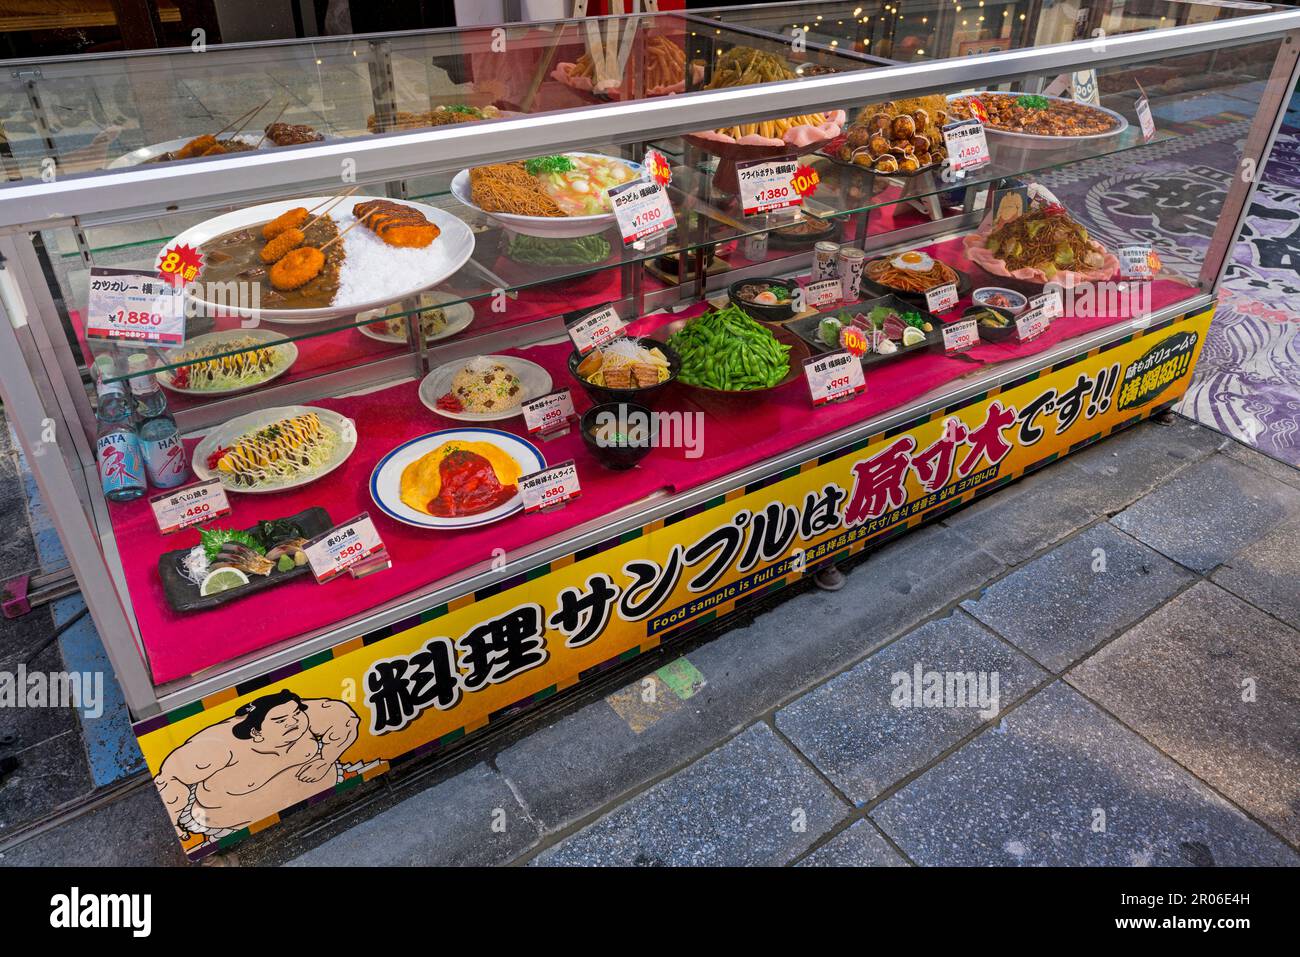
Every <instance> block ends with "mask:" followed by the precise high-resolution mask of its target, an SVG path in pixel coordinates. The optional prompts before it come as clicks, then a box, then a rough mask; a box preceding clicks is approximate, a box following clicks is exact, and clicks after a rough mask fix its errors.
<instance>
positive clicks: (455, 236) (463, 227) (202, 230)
mask: <svg viewBox="0 0 1300 957" xmlns="http://www.w3.org/2000/svg"><path fill="white" fill-rule="evenodd" d="M332 198H333V197H329V196H303V197H300V198H298V199H285V200H280V201H278V202H274V203H261V204H260V205H257V206H248V207H245V208H244V209H237V210H235V211H234V212H231V213H223V214H222V215H220V216H214V217H212V218H211V219H208V220H204V221H203V222H201V223H199V224H198V225H197V226H191V227H190V228H189V229H187V230H185V232H183V233H181V234H180V235H179V236H176V237H175V238H173V239H172V240H171V241H170V242H167V243H165V244H164V245H163V248H162V249H160V250H159V251H158V259H157V261H156V262H155V264H154V268H158V264H159V263H161V262H162V256H163V252H164V250H166V249H167V248H168V247H170V246H173V245H175V244H177V243H187V244H188V245H190V246H194V247H198V246H200V245H202V244H203V243H206V242H207V241H208V240H210V239H215V238H216V237H218V236H221V235H223V234H225V233H228V232H231V231H233V230H236V229H242V228H243V227H245V226H253V225H256V224H257V223H265V222H267V221H269V220H272V219H275V217H277V216H279V215H280V214H281V213H287V212H288V211H289V210H291V209H294V208H295V207H298V206H305V207H306V208H307V209H312V208H314V207H316V206H321V205H323V204H325V203H326V202H328V201H330V200H331V199H332ZM376 199H381V200H387V199H388V197H386V196H349V197H348V198H347V199H345V200H343V201H342V202H341V203H339V204H338V206H336V207H335V208H334V210H333V211H332V212H331V214H330V215H331V216H332V217H333V219H334V221H335V222H336V223H337V224H338V227H339V231H340V232H342V231H343V230H345V229H347V228H348V226H350V225H351V224H352V222H353V218H352V207H353V206H355V205H356V204H357V203H364V202H367V201H369V200H376ZM398 202H400V203H402V205H404V206H410V207H411V208H412V209H417V210H419V211H420V212H421V213H423V214H424V215H425V217H426V218H427V219H428V220H429V222H431V223H433V224H434V225H435V226H437V227H438V229H439V230H440V233H439V235H438V238H437V239H435V240H434V241H433V243H432V245H430V246H428V247H427V248H425V249H398V248H397V247H395V246H387V245H385V244H384V241H383V240H382V239H380V238H379V237H378V236H376V235H375V234H374V233H372V232H371V231H370V230H369V229H368V228H367V227H365V226H358V227H357V228H356V229H354V230H352V232H350V233H348V235H347V237H346V238H345V239H344V240H343V245H344V247H350V246H351V245H352V244H353V243H379V244H380V245H382V246H384V251H385V252H387V253H389V254H391V255H392V256H393V257H394V259H396V260H401V259H406V260H410V261H414V262H416V263H418V266H417V267H416V268H415V269H413V270H411V271H410V273H409V278H408V279H407V281H406V283H405V284H404V285H401V286H397V287H395V288H393V289H390V290H386V291H385V292H384V294H383V295H382V296H380V297H378V298H375V299H368V300H365V301H363V302H351V303H339V302H338V301H337V296H336V297H335V302H333V303H331V304H330V305H328V306H320V307H317V308H312V309H271V308H265V307H264V308H262V309H260V310H258V311H257V316H256V317H255V318H261V319H265V320H267V321H268V322H280V323H285V324H287V325H293V324H294V323H307V322H320V321H321V320H322V319H332V318H334V317H336V316H348V315H352V314H354V313H358V312H364V311H366V310H368V309H378V308H380V307H382V306H387V305H388V304H389V303H393V302H397V301H399V300H401V299H405V298H406V297H407V296H414V295H415V294H416V293H418V292H423V291H424V290H425V289H428V288H429V287H430V286H436V285H437V284H438V283H440V282H442V281H443V280H444V279H446V278H447V277H448V276H451V275H453V274H455V272H456V271H457V270H458V269H460V267H461V266H463V265H465V263H466V262H467V261H468V260H469V257H470V256H471V255H473V253H474V233H473V231H472V230H471V229H470V228H469V226H468V225H467V224H466V223H465V222H464V220H462V219H460V218H459V217H457V216H455V215H454V214H452V213H449V212H447V211H446V210H445V209H439V208H437V207H436V206H429V205H426V204H425V203H416V202H413V201H412V200H409V199H403V200H398ZM430 252H432V254H433V255H432V256H430V255H429V254H430ZM412 254H415V255H412ZM343 268H344V269H346V268H347V264H346V263H344V266H343ZM202 279H203V276H202V274H200V275H199V280H200V286H201V285H202ZM268 285H269V283H268ZM198 302H199V303H200V304H201V305H202V306H204V307H206V308H207V309H211V310H213V311H215V312H218V313H222V314H226V315H232V316H249V317H253V316H254V313H253V310H252V309H251V308H246V307H244V306H241V305H230V304H228V303H224V302H208V301H206V300H202V299H200V300H198Z"/></svg>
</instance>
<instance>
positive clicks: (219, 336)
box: [157, 329, 298, 396]
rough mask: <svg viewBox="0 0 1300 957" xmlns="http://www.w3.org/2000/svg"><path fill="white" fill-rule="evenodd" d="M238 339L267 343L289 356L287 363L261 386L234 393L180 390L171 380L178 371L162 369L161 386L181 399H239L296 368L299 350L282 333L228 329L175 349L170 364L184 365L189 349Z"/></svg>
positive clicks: (238, 388)
mask: <svg viewBox="0 0 1300 957" xmlns="http://www.w3.org/2000/svg"><path fill="white" fill-rule="evenodd" d="M235 339H257V340H258V341H259V342H265V343H266V344H267V345H272V344H274V345H276V346H277V347H279V348H281V349H283V350H284V351H285V352H286V353H287V355H288V361H287V362H285V363H284V365H283V366H282V367H281V368H280V370H279V371H278V372H274V373H272V374H271V375H269V376H267V377H266V378H265V379H263V380H262V381H261V382H254V383H253V384H251V385H242V386H238V387H237V388H234V389H189V388H186V389H182V388H180V387H179V386H176V385H173V384H172V376H173V375H174V373H175V371H176V370H175V369H159V370H158V374H157V379H158V384H159V385H161V386H162V387H163V388H164V389H170V390H171V391H172V392H177V393H179V394H181V395H197V396H217V395H236V394H238V393H240V392H248V391H250V390H251V389H258V388H261V387H262V386H264V385H266V384H267V383H268V382H272V381H274V380H275V379H278V378H280V376H282V375H284V374H285V373H286V372H288V371H289V369H290V368H291V367H292V366H293V364H294V363H295V362H297V361H298V346H297V345H295V344H294V343H293V342H292V341H290V340H289V338H288V337H287V336H285V335H284V334H283V333H279V332H272V331H271V330H270V329H227V330H225V331H224V332H209V333H207V334H206V335H202V336H195V337H194V338H193V339H191V340H189V341H188V342H186V343H185V345H183V346H181V347H180V348H178V349H173V350H172V351H171V352H170V353H168V355H167V361H168V362H169V363H171V364H173V365H182V364H184V362H183V360H182V359H181V358H180V356H181V355H183V354H184V353H185V352H187V351H189V350H190V349H194V348H195V347H198V346H206V345H208V344H212V345H219V344H221V343H223V342H227V341H231V340H235ZM200 361H201V360H200Z"/></svg>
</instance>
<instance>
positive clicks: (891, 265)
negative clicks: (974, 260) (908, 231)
mask: <svg viewBox="0 0 1300 957" xmlns="http://www.w3.org/2000/svg"><path fill="white" fill-rule="evenodd" d="M862 281H863V283H864V284H865V285H867V286H868V287H870V288H871V289H873V290H875V291H876V292H878V293H880V294H881V295H884V294H886V293H891V292H892V293H894V294H895V295H898V296H902V297H903V298H904V299H905V300H907V301H908V302H910V303H920V304H921V305H924V304H925V294H926V293H927V292H929V291H930V290H931V289H937V288H938V287H939V286H945V285H947V284H949V283H952V284H954V285H955V286H956V287H957V294H958V295H959V296H960V295H964V294H965V293H966V292H967V291H968V290H969V289H970V277H969V276H967V275H966V274H965V273H963V272H961V271H960V270H957V269H953V268H952V267H951V266H949V265H948V264H947V263H945V262H940V261H939V260H938V259H935V258H934V257H933V256H931V255H930V254H929V253H927V252H925V251H924V250H920V249H909V250H907V251H906V252H901V253H893V254H891V255H889V256H881V257H880V258H879V259H871V260H868V261H867V263H866V265H865V266H864V267H863V270H862Z"/></svg>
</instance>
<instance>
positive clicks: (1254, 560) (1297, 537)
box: [1211, 514, 1300, 628]
mask: <svg viewBox="0 0 1300 957" xmlns="http://www.w3.org/2000/svg"><path fill="white" fill-rule="evenodd" d="M1297 542H1300V514H1297V515H1292V516H1290V517H1288V518H1286V519H1285V520H1283V521H1282V522H1280V523H1279V524H1278V525H1277V526H1276V527H1275V528H1274V529H1273V531H1271V532H1269V533H1268V534H1267V535H1265V536H1264V537H1263V538H1261V539H1260V540H1259V541H1257V542H1254V543H1252V544H1250V545H1248V546H1247V547H1246V548H1244V549H1242V550H1241V551H1240V552H1238V553H1237V554H1236V555H1234V556H1232V557H1231V558H1229V559H1228V560H1227V561H1226V562H1224V564H1223V565H1222V566H1220V567H1219V569H1218V570H1217V571H1216V572H1215V573H1214V574H1213V575H1212V576H1211V578H1212V579H1213V580H1214V581H1215V582H1216V583H1217V584H1219V585H1222V586H1223V587H1224V588H1226V589H1228V590H1229V591H1231V592H1233V593H1234V594H1237V595H1240V596H1241V597H1242V598H1244V599H1246V600H1247V601H1248V602H1250V603H1251V604H1253V605H1256V606H1257V607H1259V608H1262V609H1264V610H1265V611H1266V612H1269V613H1270V614H1273V615H1276V616H1277V617H1278V618H1281V619H1282V620H1283V621H1285V622H1286V623H1287V624H1289V625H1291V627H1293V628H1300V586H1298V585H1297V582H1300V548H1297V547H1296V543H1297Z"/></svg>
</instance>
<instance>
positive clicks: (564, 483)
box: [517, 459, 582, 513]
mask: <svg viewBox="0 0 1300 957" xmlns="http://www.w3.org/2000/svg"><path fill="white" fill-rule="evenodd" d="M517 484H518V487H519V495H520V497H521V498H522V499H523V500H524V512H525V513H528V512H549V511H550V510H551V509H553V508H559V507H560V506H562V505H565V504H566V503H568V502H571V501H573V500H574V499H575V498H577V497H578V496H579V495H581V494H582V487H581V486H580V485H579V484H578V467H577V466H576V465H575V464H574V461H573V459H569V461H567V462H561V463H560V464H559V465H552V466H551V467H550V468H545V469H542V470H541V471H540V472H531V473H529V474H528V475H521V476H519V481H518V483H517Z"/></svg>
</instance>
